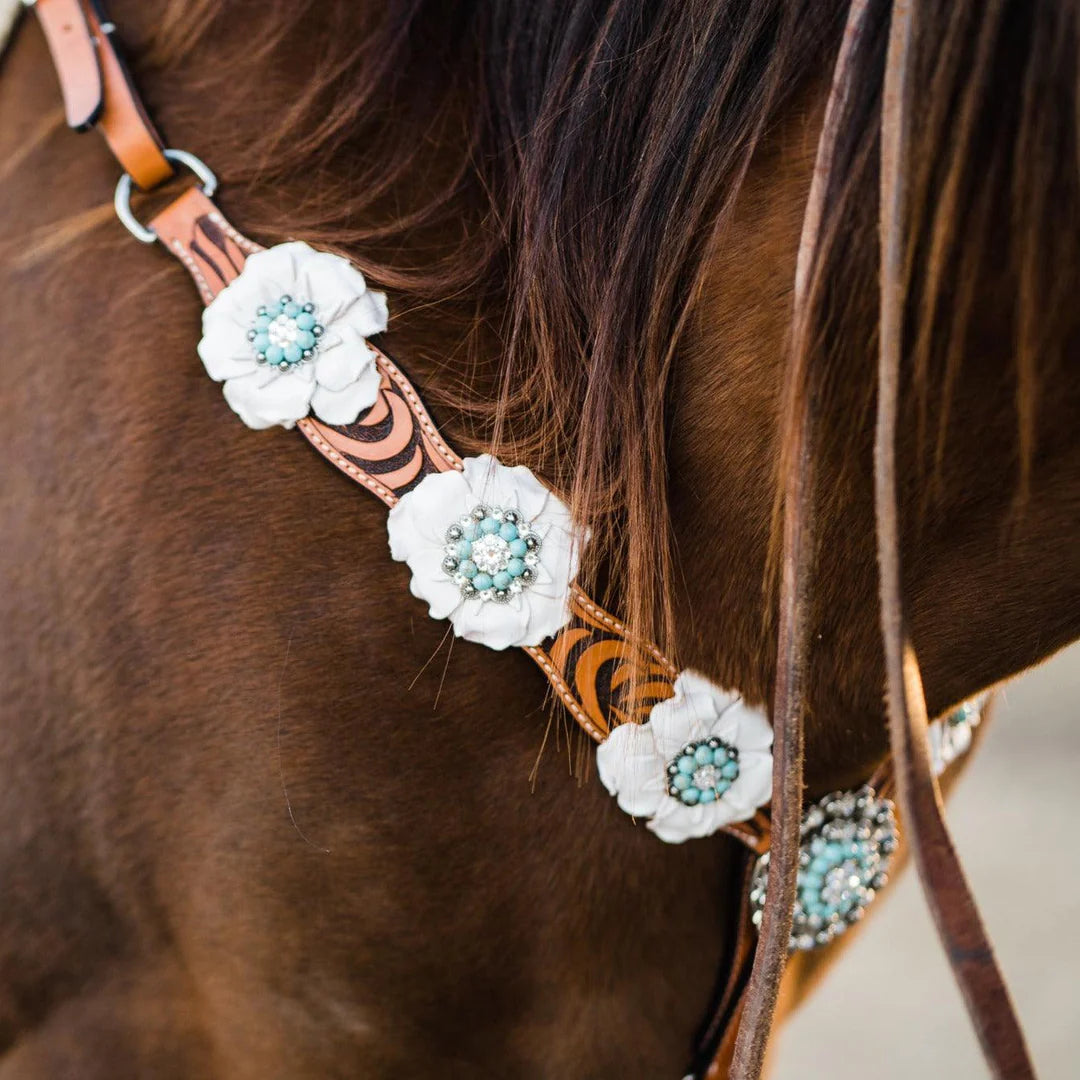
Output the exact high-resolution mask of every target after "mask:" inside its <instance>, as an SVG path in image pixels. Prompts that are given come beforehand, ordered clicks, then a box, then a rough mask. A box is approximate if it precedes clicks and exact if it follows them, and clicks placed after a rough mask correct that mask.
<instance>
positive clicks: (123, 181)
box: [113, 150, 218, 244]
mask: <svg viewBox="0 0 1080 1080" xmlns="http://www.w3.org/2000/svg"><path fill="white" fill-rule="evenodd" d="M162 153H163V154H164V155H165V157H166V159H167V160H168V161H171V162H173V163H174V164H176V165H186V166H187V167H188V168H189V169H190V170H191V171H192V172H193V173H194V174H195V177H196V178H197V179H198V181H199V188H200V190H201V191H202V193H203V194H204V195H206V196H210V195H213V194H214V192H215V191H217V183H218V182H217V177H216V176H215V175H214V174H213V172H211V170H210V169H209V168H208V167H207V166H206V164H205V162H203V161H202V160H201V159H200V158H197V157H196V156H195V155H194V154H189V153H188V152H187V151H186V150H162ZM131 186H132V179H131V176H130V175H129V174H128V173H124V175H123V176H121V177H120V179H119V181H118V182H117V184H116V194H115V195H114V196H113V206H115V207H116V216H117V217H118V218H119V219H120V221H121V222H122V224H123V226H124V228H125V229H127V231H128V232H129V233H131V235H132V236H134V237H135V239H136V240H141V241H142V242H143V243H144V244H152V243H154V241H155V240H157V233H156V232H154V230H153V229H148V228H147V227H146V226H145V225H143V224H142V223H141V222H139V221H138V220H137V219H136V217H135V215H134V214H133V213H132V212H131Z"/></svg>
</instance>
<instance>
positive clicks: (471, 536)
mask: <svg viewBox="0 0 1080 1080" xmlns="http://www.w3.org/2000/svg"><path fill="white" fill-rule="evenodd" d="M461 535H462V536H464V537H465V539H466V540H475V539H476V538H477V537H478V536H479V535H480V529H479V528H478V527H477V525H476V522H475V521H470V522H469V524H468V525H462V527H461Z"/></svg>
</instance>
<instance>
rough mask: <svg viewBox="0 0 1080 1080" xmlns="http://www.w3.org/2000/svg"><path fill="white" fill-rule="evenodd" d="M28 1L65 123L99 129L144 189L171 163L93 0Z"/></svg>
mask: <svg viewBox="0 0 1080 1080" xmlns="http://www.w3.org/2000/svg"><path fill="white" fill-rule="evenodd" d="M32 6H33V9H34V11H35V13H36V14H37V17H38V21H39V22H40V23H41V28H42V30H43V31H44V33H45V39H46V41H47V42H48V45H49V51H50V53H52V58H53V64H54V66H55V67H56V73H57V75H58V77H59V79H60V90H61V93H62V94H63V97H64V112H65V114H66V116H67V122H68V124H69V126H70V127H72V128H74V129H75V130H76V131H89V130H90V129H91V128H96V129H97V130H98V131H100V132H101V134H102V135H104V137H105V141H106V142H107V143H108V144H109V149H110V150H112V152H113V154H114V155H115V157H116V159H117V161H119V162H120V165H121V167H122V168H123V170H124V172H126V173H127V174H128V175H129V176H130V177H131V178H132V180H134V181H135V183H136V184H137V185H138V186H139V187H140V188H142V189H143V190H144V191H149V190H150V189H151V188H154V187H157V185H158V184H160V183H162V182H163V181H165V180H168V179H169V177H170V176H172V175H173V167H172V165H171V164H170V163H169V161H168V160H167V159H166V157H165V155H164V153H163V145H162V142H161V139H160V138H159V136H158V134H157V132H156V131H155V130H154V126H153V124H152V123H151V122H150V118H149V117H148V116H147V115H146V110H145V109H144V108H143V105H142V102H141V101H140V100H139V96H138V94H137V93H136V92H135V90H134V88H133V86H132V84H131V79H130V77H129V75H128V71H127V66H126V65H125V64H124V62H123V60H122V59H121V57H120V54H119V52H118V51H117V48H116V45H115V43H114V42H113V36H114V29H113V25H112V23H111V22H109V21H108V19H107V18H106V17H105V15H104V13H103V12H102V9H101V7H100V5H99V3H98V2H97V0H35V2H34V3H33V5H32Z"/></svg>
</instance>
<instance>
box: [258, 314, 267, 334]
mask: <svg viewBox="0 0 1080 1080" xmlns="http://www.w3.org/2000/svg"><path fill="white" fill-rule="evenodd" d="M255 329H256V330H269V329H270V316H269V315H257V316H256V317H255Z"/></svg>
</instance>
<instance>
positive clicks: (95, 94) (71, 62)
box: [34, 0, 105, 131]
mask: <svg viewBox="0 0 1080 1080" xmlns="http://www.w3.org/2000/svg"><path fill="white" fill-rule="evenodd" d="M34 11H35V12H36V13H37V17H38V22H40V23H41V29H42V30H43V31H44V33H45V40H46V41H47V42H48V44H49V52H50V53H52V58H53V66H54V67H55V68H56V74H57V75H58V76H59V78H60V91H61V93H62V94H63V96H64V113H65V115H66V117H67V122H68V126H69V127H73V128H75V130H76V131H85V130H86V129H87V128H89V127H91V126H92V125H93V124H95V123H96V122H97V119H98V117H99V116H100V115H101V109H102V102H103V98H104V93H105V91H104V86H103V84H102V80H101V68H100V67H99V66H98V59H97V49H96V47H95V45H94V38H93V35H92V34H91V33H90V28H89V26H88V25H87V22H86V15H85V13H84V11H83V6H82V3H81V2H80V0H38V2H37V3H36V4H35V5H34Z"/></svg>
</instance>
